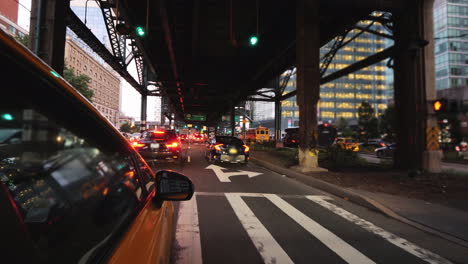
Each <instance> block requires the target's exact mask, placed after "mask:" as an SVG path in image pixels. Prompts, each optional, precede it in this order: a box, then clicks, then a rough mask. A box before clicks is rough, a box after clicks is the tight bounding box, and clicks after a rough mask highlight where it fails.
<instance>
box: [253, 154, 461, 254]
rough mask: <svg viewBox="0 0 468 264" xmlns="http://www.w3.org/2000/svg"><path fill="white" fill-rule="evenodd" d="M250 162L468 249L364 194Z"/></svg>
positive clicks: (256, 161) (257, 162) (285, 170)
mask: <svg viewBox="0 0 468 264" xmlns="http://www.w3.org/2000/svg"><path fill="white" fill-rule="evenodd" d="M250 161H252V162H253V163H255V164H257V165H260V166H262V167H265V168H267V169H269V170H271V171H274V172H276V173H279V174H283V175H287V176H289V177H290V178H293V179H296V180H297V181H300V182H302V183H304V184H306V185H309V186H311V187H314V188H317V189H320V190H322V191H325V192H328V193H331V194H333V195H335V196H338V197H340V198H342V199H344V200H347V201H350V202H352V203H355V204H358V205H361V206H364V207H366V208H368V209H371V210H374V211H377V212H380V213H382V214H384V215H386V216H388V217H391V218H393V219H395V220H398V221H400V222H402V223H405V224H407V225H410V226H412V227H414V228H417V229H419V230H421V231H424V232H426V233H429V234H431V235H435V236H438V237H440V238H443V239H445V240H448V241H451V242H453V243H456V244H458V245H460V246H463V247H466V248H468V241H466V240H464V239H462V238H459V237H456V236H453V235H451V234H448V233H445V232H443V231H440V230H437V229H434V228H433V227H430V226H427V225H425V224H423V223H420V222H416V221H414V220H411V219H409V218H406V217H404V216H402V215H399V214H397V213H396V212H394V211H393V210H391V209H390V208H388V207H387V206H385V205H383V204H381V203H380V202H377V201H375V200H373V199H371V198H369V197H366V196H364V195H362V194H358V193H356V192H353V191H351V190H346V189H344V188H342V187H339V186H337V185H334V184H331V183H328V182H325V181H322V180H319V179H315V178H313V177H311V176H307V175H305V174H302V173H300V172H297V171H294V170H291V169H287V168H283V167H280V166H278V165H275V164H272V163H270V162H268V161H264V160H260V159H257V158H254V157H250Z"/></svg>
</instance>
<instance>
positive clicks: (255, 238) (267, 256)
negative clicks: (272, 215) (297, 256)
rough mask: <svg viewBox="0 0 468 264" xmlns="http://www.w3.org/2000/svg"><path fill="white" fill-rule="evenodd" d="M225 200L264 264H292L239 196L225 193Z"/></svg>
mask: <svg viewBox="0 0 468 264" xmlns="http://www.w3.org/2000/svg"><path fill="white" fill-rule="evenodd" d="M226 198H227V200H228V201H229V203H230V204H231V206H232V208H233V210H234V212H235V214H236V215H237V218H239V221H240V222H241V224H242V226H243V227H244V229H245V231H247V234H248V235H249V237H250V239H251V240H252V242H253V243H254V245H255V247H256V248H257V250H258V252H259V253H260V255H261V256H262V258H263V261H264V262H265V263H267V264H268V263H293V261H292V260H291V259H290V258H289V256H288V254H286V252H285V251H284V250H283V249H282V248H281V246H280V245H279V244H278V242H276V240H275V239H274V238H273V236H272V235H271V234H270V232H268V230H267V229H266V228H265V227H264V226H263V225H262V223H261V222H260V220H258V218H257V217H255V215H254V213H253V212H252V210H250V208H249V207H248V205H247V204H246V203H245V202H244V201H243V200H242V198H241V197H240V195H239V194H233V193H226Z"/></svg>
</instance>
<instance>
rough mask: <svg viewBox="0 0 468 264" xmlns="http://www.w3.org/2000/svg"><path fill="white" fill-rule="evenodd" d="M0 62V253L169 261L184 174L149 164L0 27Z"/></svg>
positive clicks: (16, 258) (25, 259) (36, 258)
mask: <svg viewBox="0 0 468 264" xmlns="http://www.w3.org/2000/svg"><path fill="white" fill-rule="evenodd" d="M0 68H1V69H2V72H1V73H0V76H1V78H2V80H3V85H2V96H0V136H1V140H0V142H1V144H0V145H1V152H2V153H1V155H0V208H1V209H0V210H1V213H0V214H1V217H0V225H1V226H2V235H1V236H0V244H1V245H2V250H1V252H2V254H1V262H2V263H132V262H133V263H136V262H135V259H138V260H139V261H137V262H138V263H158V262H160V263H169V262H170V251H171V245H172V241H171V240H172V237H173V236H172V232H173V230H174V224H173V219H174V206H173V204H172V203H171V202H169V201H170V200H187V199H190V198H191V196H192V195H193V185H192V183H191V181H190V180H189V179H188V178H186V177H185V176H183V175H181V174H179V173H176V172H173V171H164V170H163V171H160V172H158V173H154V172H153V170H152V169H151V168H150V167H149V166H148V165H147V163H146V162H145V160H144V159H143V158H142V157H141V156H140V155H139V154H138V152H136V151H135V150H134V149H133V148H132V146H131V145H130V143H129V141H128V140H127V139H125V138H124V136H123V135H122V134H121V133H120V132H119V131H118V130H117V129H116V128H115V127H114V126H113V125H112V124H111V123H109V121H107V119H106V118H105V117H104V116H102V115H101V114H100V113H99V112H98V111H97V110H96V109H95V108H94V106H93V105H92V104H91V103H90V102H89V101H88V100H86V99H85V98H84V97H83V96H81V95H80V94H79V93H78V92H77V91H76V90H75V89H74V88H73V87H71V86H70V85H69V84H68V83H67V82H65V81H64V80H63V79H62V78H61V77H60V76H59V75H58V74H57V73H55V71H54V70H53V69H52V68H50V67H49V66H47V65H46V64H45V63H44V62H42V61H41V60H40V59H39V58H38V57H36V56H35V55H33V54H32V53H31V52H30V51H29V50H28V49H27V48H25V47H24V46H22V45H20V44H18V43H17V42H16V41H15V39H14V38H13V37H11V36H9V35H8V34H7V33H5V32H4V31H3V30H2V29H0ZM148 238H150V239H148Z"/></svg>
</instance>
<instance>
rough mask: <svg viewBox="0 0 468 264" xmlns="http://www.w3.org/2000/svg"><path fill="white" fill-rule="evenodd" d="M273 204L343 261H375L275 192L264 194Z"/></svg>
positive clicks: (362, 262)
mask: <svg viewBox="0 0 468 264" xmlns="http://www.w3.org/2000/svg"><path fill="white" fill-rule="evenodd" d="M265 197H266V198H268V200H270V201H271V202H272V203H273V204H274V205H276V206H277V207H278V208H279V209H281V210H282V211H283V212H284V213H286V214H287V215H288V216H289V217H291V218H292V219H293V220H294V221H296V223H298V224H299V225H301V226H302V227H303V228H304V229H305V230H307V231H308V232H309V233H310V234H311V235H313V236H314V237H316V238H317V239H318V240H320V241H321V242H322V243H323V244H324V245H325V246H327V247H328V248H330V249H331V250H332V251H333V252H335V253H336V254H337V255H338V256H340V257H341V258H342V259H343V260H344V261H346V262H348V263H356V264H364V263H375V262H374V261H372V260H371V259H369V258H368V257H366V256H365V255H364V254H362V253H361V252H359V251H358V250H357V249H355V248H353V247H352V246H351V245H349V244H348V243H346V242H345V241H343V240H342V239H341V238H339V237H338V236H336V235H335V234H333V233H332V232H330V231H329V230H328V229H326V228H324V227H323V226H321V225H320V224H318V223H317V222H315V221H314V220H312V219H310V218H309V217H308V216H306V215H305V214H303V213H302V212H300V211H299V210H297V209H296V208H294V207H293V206H292V205H290V204H289V203H287V202H286V201H285V200H283V199H281V198H280V197H279V196H278V195H275V194H265Z"/></svg>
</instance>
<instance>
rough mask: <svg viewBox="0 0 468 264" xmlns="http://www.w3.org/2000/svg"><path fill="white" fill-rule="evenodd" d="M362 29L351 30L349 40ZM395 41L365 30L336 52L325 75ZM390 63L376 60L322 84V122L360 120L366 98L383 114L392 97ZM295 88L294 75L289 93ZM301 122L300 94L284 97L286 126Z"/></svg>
mask: <svg viewBox="0 0 468 264" xmlns="http://www.w3.org/2000/svg"><path fill="white" fill-rule="evenodd" d="M369 23H370V22H368V21H364V22H362V23H361V24H360V26H362V27H366V26H367V25H369ZM372 29H373V30H377V31H380V32H382V33H388V32H386V31H385V30H384V28H383V27H382V26H380V25H379V26H377V25H373V26H372ZM359 32H360V30H353V31H351V32H350V33H349V34H348V35H347V36H346V38H345V42H346V41H347V40H349V39H351V38H353V37H354V36H355V35H356V34H359ZM391 44H392V43H391V41H389V40H387V39H385V38H384V37H381V36H377V35H374V34H371V33H362V34H360V35H359V36H357V37H356V38H355V39H354V40H353V41H351V42H350V43H348V44H347V45H346V46H344V47H342V48H341V49H340V50H339V51H338V52H337V53H336V55H335V57H334V58H333V61H332V62H331V63H330V65H329V67H328V70H327V72H326V73H325V76H327V75H328V74H330V73H332V72H335V71H338V70H341V69H344V68H346V67H348V66H349V65H351V64H353V63H355V62H358V61H361V60H363V59H365V58H366V57H368V56H371V55H373V54H375V53H378V52H380V51H382V50H384V49H385V48H386V47H388V46H390V45H391ZM330 46H331V45H330V44H327V45H325V46H324V47H322V48H321V50H320V53H321V56H324V55H325V54H326V53H327V52H328V51H329V50H330ZM386 63H387V62H386V61H382V62H379V63H376V64H374V65H372V66H369V67H366V68H364V69H362V70H360V71H357V72H354V73H351V74H348V75H347V76H344V77H342V78H340V79H337V80H335V81H332V82H329V83H326V84H324V85H322V86H321V87H320V102H319V116H318V118H319V121H322V122H332V123H336V122H337V121H338V120H339V119H340V118H344V119H346V120H347V121H348V123H349V124H354V123H357V118H358V116H357V112H358V108H359V106H360V105H361V103H362V102H363V101H366V102H368V103H370V104H371V106H372V107H373V108H374V112H375V114H376V116H377V115H379V114H381V113H383V112H384V111H385V109H386V108H387V105H388V100H389V99H391V97H392V96H391V94H392V91H391V90H392V85H391V84H390V82H391V80H389V78H388V76H389V75H391V73H392V71H391V69H389V68H388V67H387V66H386ZM389 72H390V74H389ZM295 89H296V78H295V76H292V77H291V79H290V82H289V83H288V86H287V88H286V93H287V92H289V91H293V90H295ZM298 121H299V109H298V106H297V104H296V97H292V98H290V99H287V100H284V101H283V102H282V129H283V130H284V129H285V128H288V127H296V126H298Z"/></svg>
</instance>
